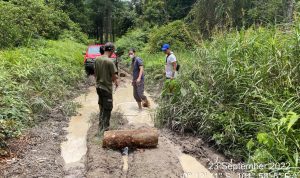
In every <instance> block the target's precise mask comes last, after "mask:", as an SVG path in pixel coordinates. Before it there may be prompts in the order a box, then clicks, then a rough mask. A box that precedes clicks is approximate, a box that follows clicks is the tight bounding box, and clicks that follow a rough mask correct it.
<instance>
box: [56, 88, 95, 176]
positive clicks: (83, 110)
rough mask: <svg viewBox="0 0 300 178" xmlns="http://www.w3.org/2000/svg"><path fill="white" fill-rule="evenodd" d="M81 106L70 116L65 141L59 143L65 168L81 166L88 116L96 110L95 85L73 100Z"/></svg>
mask: <svg viewBox="0 0 300 178" xmlns="http://www.w3.org/2000/svg"><path fill="white" fill-rule="evenodd" d="M74 101H75V102H77V103H79V104H80V105H81V107H80V108H79V109H78V111H77V112H78V113H77V115H76V116H74V117H72V118H71V119H70V122H69V126H68V127H67V128H66V131H67V133H68V134H67V136H66V137H67V141H65V142H63V143H62V144H61V155H62V157H63V159H64V161H65V163H66V165H65V167H66V169H67V172H68V169H73V168H74V167H78V166H79V167H81V169H82V167H83V166H84V164H80V162H82V160H83V159H84V156H85V154H86V151H87V143H86V140H87V139H86V138H87V132H88V129H89V127H90V123H89V118H90V116H91V114H92V113H96V112H98V110H99V109H98V108H99V107H98V96H97V93H96V92H95V87H90V88H89V89H88V93H87V94H83V95H81V96H79V97H78V98H76V99H75V100H74Z"/></svg>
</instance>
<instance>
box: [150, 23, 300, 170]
mask: <svg viewBox="0 0 300 178" xmlns="http://www.w3.org/2000/svg"><path fill="white" fill-rule="evenodd" d="M299 30H300V23H298V22H297V23H295V24H294V28H292V29H291V31H290V32H289V33H286V32H283V31H281V30H280V29H279V28H271V29H268V28H258V29H249V30H242V31H240V32H235V33H229V34H224V33H220V34H216V35H215V36H213V38H212V40H210V41H204V42H203V44H202V45H201V47H199V48H197V49H196V52H195V53H194V54H185V56H184V55H183V54H181V55H183V56H181V57H180V58H179V59H180V64H181V65H182V68H181V71H180V75H179V78H178V79H177V81H178V82H179V85H180V87H181V89H180V90H181V92H180V96H179V98H177V99H176V100H175V102H170V101H169V100H162V101H161V105H160V106H161V107H159V110H158V113H157V122H158V123H160V124H166V125H168V126H170V127H171V128H173V129H174V127H173V126H174V123H176V127H175V128H176V130H178V131H182V130H190V131H193V132H195V133H198V134H200V135H202V136H203V137H204V138H206V139H207V140H211V141H214V142H215V144H216V146H217V147H218V148H219V149H220V150H222V151H223V152H224V153H225V154H226V155H228V156H233V157H236V158H240V159H244V160H248V161H249V162H256V163H268V162H273V163H281V162H287V163H290V165H291V167H297V166H299V163H298V161H299V152H300V147H299V145H300V138H299V135H300V134H299V132H300V124H299V121H300V119H299V113H300V104H299V103H300V98H299V92H300V87H299V86H300V80H299V78H300V61H299V54H300V53H299V52H300V48H299V44H300V40H299V39H300V38H299V37H300V35H299V34H300V31H299ZM191 55H192V56H191ZM146 61H147V60H146ZM161 67H162V66H161ZM147 70H148V69H147V68H146V71H147ZM187 98H188V99H187ZM173 101H174V100H173ZM178 127H179V128H178ZM274 171H279V170H274ZM289 171H291V172H293V173H296V172H297V173H299V170H296V169H290V170H289Z"/></svg>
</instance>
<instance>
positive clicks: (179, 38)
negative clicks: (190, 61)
mask: <svg viewBox="0 0 300 178" xmlns="http://www.w3.org/2000/svg"><path fill="white" fill-rule="evenodd" d="M164 43H169V44H170V45H171V48H172V49H173V50H177V51H183V50H187V49H193V47H194V45H195V43H194V41H193V39H192V37H191V36H190V34H189V31H188V28H187V26H186V24H185V23H184V22H182V21H179V20H178V21H174V22H172V23H169V24H167V25H164V26H161V27H155V28H153V29H152V30H151V32H150V34H149V42H148V44H147V47H146V51H148V52H150V53H153V52H157V51H161V46H162V45H163V44H164Z"/></svg>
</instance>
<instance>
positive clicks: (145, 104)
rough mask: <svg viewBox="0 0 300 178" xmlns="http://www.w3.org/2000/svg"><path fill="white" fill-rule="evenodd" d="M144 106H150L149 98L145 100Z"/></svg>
mask: <svg viewBox="0 0 300 178" xmlns="http://www.w3.org/2000/svg"><path fill="white" fill-rule="evenodd" d="M143 106H144V107H147V108H149V107H150V102H149V100H148V99H146V100H144V101H143Z"/></svg>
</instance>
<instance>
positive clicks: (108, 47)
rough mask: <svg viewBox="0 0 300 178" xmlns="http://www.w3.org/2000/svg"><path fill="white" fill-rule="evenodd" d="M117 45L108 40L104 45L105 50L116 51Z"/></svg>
mask: <svg viewBox="0 0 300 178" xmlns="http://www.w3.org/2000/svg"><path fill="white" fill-rule="evenodd" d="M114 50H115V45H114V44H113V43H111V42H108V43H106V44H105V45H104V51H114Z"/></svg>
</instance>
